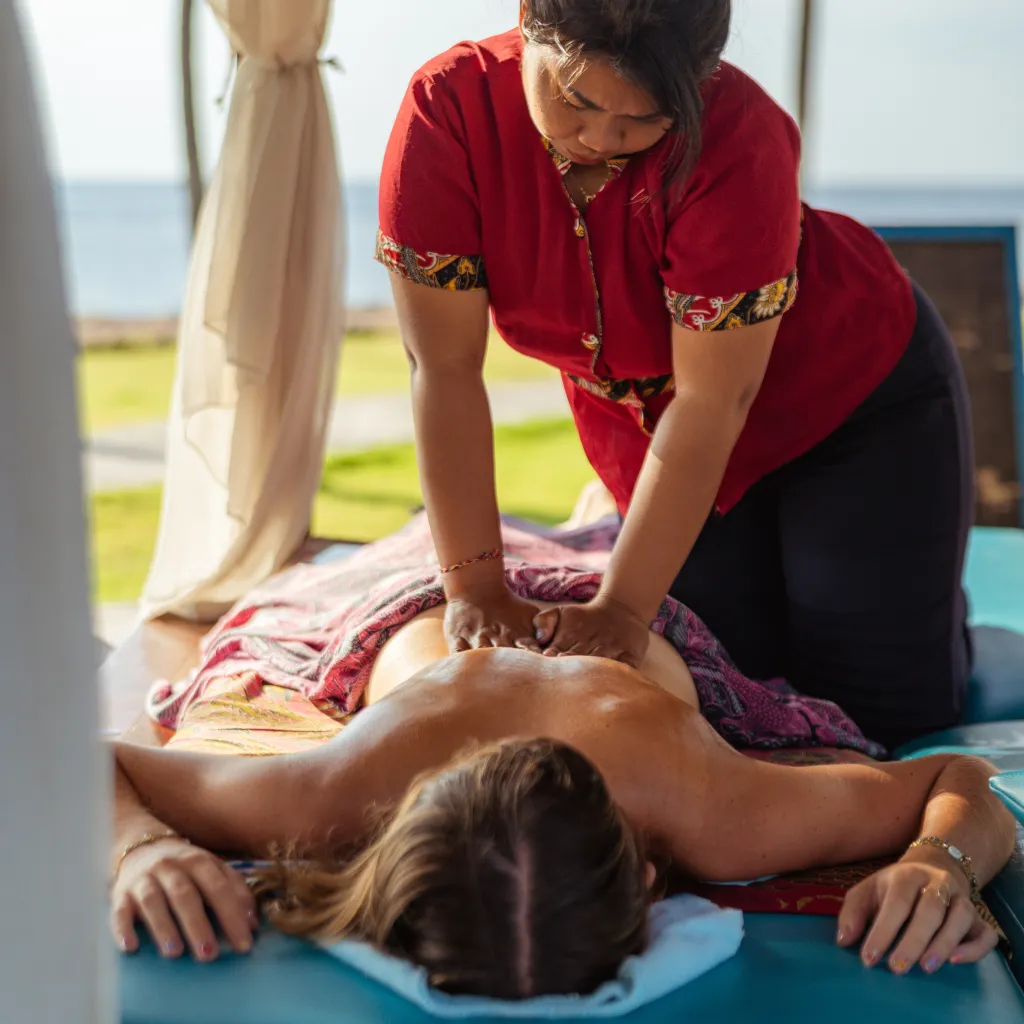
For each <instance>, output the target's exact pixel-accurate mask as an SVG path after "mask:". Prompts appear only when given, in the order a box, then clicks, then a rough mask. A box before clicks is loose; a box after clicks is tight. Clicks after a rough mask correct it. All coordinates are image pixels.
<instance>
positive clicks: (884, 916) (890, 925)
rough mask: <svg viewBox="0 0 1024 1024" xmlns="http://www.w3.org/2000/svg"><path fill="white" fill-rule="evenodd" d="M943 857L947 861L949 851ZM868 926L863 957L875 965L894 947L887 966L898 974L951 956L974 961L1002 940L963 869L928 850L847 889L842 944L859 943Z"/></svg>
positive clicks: (931, 969)
mask: <svg viewBox="0 0 1024 1024" xmlns="http://www.w3.org/2000/svg"><path fill="white" fill-rule="evenodd" d="M914 853H915V854H916V853H917V851H914ZM939 857H945V858H946V859H947V860H948V857H947V856H946V854H944V853H942V854H939ZM869 923H870V928H868V925H869ZM865 929H867V936H866V938H864V941H863V943H862V944H861V960H863V962H864V964H865V965H866V966H867V967H874V966H875V964H877V963H878V962H879V961H880V960H881V959H882V957H884V956H885V955H886V953H887V952H888V951H889V949H890V947H893V948H892V951H891V952H889V958H888V965H889V969H890V970H892V971H893V972H894V973H896V974H905V973H906V972H907V971H909V970H910V969H911V968H912V967H913V966H914V965H915V964H920V966H921V968H922V969H923V970H924V971H926V972H927V973H928V974H934V973H935V971H937V970H938V969H939V968H940V967H941V966H942V965H943V964H944V963H946V961H947V960H948V961H949V962H950V963H954V964H964V963H973V962H974V961H976V960H980V959H981V958H982V957H983V956H985V955H986V954H987V953H988V952H990V951H991V950H993V949H994V948H995V946H996V943H997V941H998V936H997V935H996V932H995V930H994V929H992V928H991V927H989V925H987V924H986V923H985V922H984V921H983V920H982V919H981V917H980V915H979V914H978V911H977V910H976V909H975V906H974V904H973V903H972V902H971V899H970V886H969V884H968V882H967V879H966V877H965V876H964V874H963V872H961V871H960V870H959V869H957V868H956V867H955V866H952V867H949V868H947V867H946V866H945V864H943V863H942V862H941V861H940V860H939V858H938V857H934V856H933V857H931V858H928V857H927V855H926V854H925V855H920V856H908V857H907V858H905V859H903V860H901V861H899V862H898V863H896V864H893V865H891V866H890V867H887V868H883V869H882V870H881V871H876V872H875V873H874V874H873V875H871V877H870V878H866V879H864V881H863V882H861V883H860V884H859V885H856V886H854V887H853V888H852V889H851V890H850V891H849V893H847V895H846V901H845V903H844V904H843V909H842V911H841V912H840V914H839V931H838V935H837V941H838V943H839V945H841V946H852V945H854V944H855V943H856V942H858V941H859V940H860V939H861V937H862V936H863V935H864V933H865ZM901 933H902V937H901ZM897 940H898V941H897ZM893 943H895V946H893Z"/></svg>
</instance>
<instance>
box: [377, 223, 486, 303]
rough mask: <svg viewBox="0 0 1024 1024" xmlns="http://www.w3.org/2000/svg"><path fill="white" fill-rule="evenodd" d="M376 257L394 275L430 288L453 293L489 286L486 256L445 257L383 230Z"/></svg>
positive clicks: (379, 235)
mask: <svg viewBox="0 0 1024 1024" xmlns="http://www.w3.org/2000/svg"><path fill="white" fill-rule="evenodd" d="M373 255H374V259H375V260H377V262H378V263H382V264H383V265H384V266H385V267H387V269H388V270H390V271H391V273H393V274H400V275H401V276H402V277H404V278H405V279H406V280H407V281H415V282H416V283H417V284H425V285H427V287H429V288H446V289H447V290H448V291H450V292H468V291H473V290H475V289H479V288H486V287H487V273H486V271H485V270H484V258H483V256H444V255H442V254H441V253H437V252H417V251H416V250H415V249H412V248H410V247H409V246H408V245H401V244H399V243H398V242H396V241H395V240H394V239H393V238H388V236H387V235H385V234H384V233H383V232H381V231H378V232H377V248H376V251H375V252H374V254H373Z"/></svg>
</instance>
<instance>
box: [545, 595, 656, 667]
mask: <svg viewBox="0 0 1024 1024" xmlns="http://www.w3.org/2000/svg"><path fill="white" fill-rule="evenodd" d="M557 611H558V615H557V618H556V617H554V616H553V615H552V614H551V613H550V612H541V614H540V615H538V616H537V620H536V623H537V627H538V636H539V639H540V642H541V644H542V645H543V646H544V653H545V654H546V655H549V656H551V657H557V656H559V655H571V654H591V655H594V656H595V657H600V658H611V659H613V660H614V661H621V662H624V663H625V664H626V665H631V666H632V667H633V668H639V666H640V662H641V661H642V660H643V657H644V654H646V652H647V645H648V644H649V643H650V640H651V633H650V627H649V625H648V623H646V622H644V621H643V620H642V619H639V618H637V616H636V615H635V614H634V613H633V612H632V611H630V610H629V609H628V608H627V607H626V606H625V605H622V604H619V603H618V602H617V601H614V600H612V599H610V598H603V597H601V596H598V597H596V598H594V600H593V601H591V602H590V603H589V604H563V605H559V607H558V609H557Z"/></svg>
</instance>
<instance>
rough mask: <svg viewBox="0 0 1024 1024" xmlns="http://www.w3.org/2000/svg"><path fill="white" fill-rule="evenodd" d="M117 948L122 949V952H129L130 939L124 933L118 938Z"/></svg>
mask: <svg viewBox="0 0 1024 1024" xmlns="http://www.w3.org/2000/svg"><path fill="white" fill-rule="evenodd" d="M117 948H118V949H119V950H121V952H122V953H127V952H128V940H127V939H126V938H125V937H124V936H123V935H122V936H121V937H120V938H119V939H118V940H117Z"/></svg>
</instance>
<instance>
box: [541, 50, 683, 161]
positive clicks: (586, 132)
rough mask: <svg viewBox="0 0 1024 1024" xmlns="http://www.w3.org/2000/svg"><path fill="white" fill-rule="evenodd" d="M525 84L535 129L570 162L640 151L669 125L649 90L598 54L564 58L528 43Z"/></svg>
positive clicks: (657, 139) (669, 126)
mask: <svg viewBox="0 0 1024 1024" xmlns="http://www.w3.org/2000/svg"><path fill="white" fill-rule="evenodd" d="M523 87H524V89H525V90H526V102H527V104H528V106H529V108H530V116H531V117H532V118H533V123H534V124H535V125H536V126H537V130H538V131H539V132H540V133H541V134H542V135H544V136H545V137H546V138H548V139H549V140H550V141H551V142H552V144H553V145H554V147H555V149H557V150H558V151H559V153H561V154H562V156H564V157H567V158H568V159H569V160H572V161H573V163H578V164H599V163H601V162H603V161H605V160H610V159H612V158H613V157H617V156H627V155H629V154H631V153H640V152H642V151H643V150H645V149H650V147H651V146H653V145H655V143H657V142H659V141H660V140H661V139H662V138H663V137H664V135H665V133H666V132H667V131H668V130H669V129H670V128H671V127H672V121H671V119H670V118H668V117H665V116H663V115H662V113H661V112H660V111H659V110H658V109H657V105H656V104H655V102H654V100H653V98H652V97H651V96H650V95H648V94H647V93H646V92H644V90H642V89H640V88H638V87H637V86H635V85H632V84H631V83H630V82H627V81H626V80H625V79H624V78H620V77H619V75H618V74H616V73H615V71H613V70H612V68H611V67H609V65H608V64H607V63H606V62H604V61H603V60H602V59H601V58H600V57H596V56H587V57H585V58H581V59H580V60H579V61H577V62H575V63H565V62H564V61H562V60H561V59H560V55H559V53H558V52H557V51H556V50H555V49H554V48H552V47H547V46H538V45H537V44H535V43H527V44H526V48H525V50H524V53H523Z"/></svg>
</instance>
